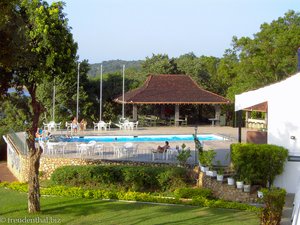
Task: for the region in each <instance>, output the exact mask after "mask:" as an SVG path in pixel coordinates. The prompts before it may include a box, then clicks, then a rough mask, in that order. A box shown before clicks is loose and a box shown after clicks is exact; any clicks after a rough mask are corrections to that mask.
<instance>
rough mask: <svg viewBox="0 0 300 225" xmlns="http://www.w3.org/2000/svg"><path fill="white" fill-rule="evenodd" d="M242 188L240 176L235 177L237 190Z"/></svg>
mask: <svg viewBox="0 0 300 225" xmlns="http://www.w3.org/2000/svg"><path fill="white" fill-rule="evenodd" d="M243 187H244V181H243V178H242V175H237V178H236V188H237V189H243Z"/></svg>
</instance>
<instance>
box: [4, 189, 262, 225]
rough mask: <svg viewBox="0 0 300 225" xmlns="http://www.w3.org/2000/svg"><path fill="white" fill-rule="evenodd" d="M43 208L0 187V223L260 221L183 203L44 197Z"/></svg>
mask: <svg viewBox="0 0 300 225" xmlns="http://www.w3.org/2000/svg"><path fill="white" fill-rule="evenodd" d="M41 207H42V212H41V213H38V214H34V215H31V214H28V213H27V194H26V193H19V192H16V191H13V190H9V189H5V188H0V224H13V223H14V224H33V223H32V222H30V221H29V220H30V219H32V220H35V221H37V220H38V221H39V223H38V224H72V225H73V224H74V225H76V224H84V225H89V224H93V225H94V224H104V225H105V224H112V225H113V224H114V225H119V224H120V225H122V224H126V225H127V224H149V225H153V224H176V225H179V224H182V225H188V224H193V225H195V224H228V225H234V224H238V225H242V224H247V225H252V224H259V219H258V217H257V215H256V214H255V213H251V212H245V211H237V210H226V209H211V208H199V207H191V206H180V205H177V206H174V205H171V206H170V205H152V204H143V203H128V202H119V201H102V200H90V199H81V198H70V197H57V196H42V197H41ZM22 219H23V220H22ZM17 220H20V221H19V222H17ZM26 220H27V222H28V223H26ZM24 222H25V223H24ZM36 224H37V223H36Z"/></svg>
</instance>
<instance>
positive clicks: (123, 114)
mask: <svg viewBox="0 0 300 225" xmlns="http://www.w3.org/2000/svg"><path fill="white" fill-rule="evenodd" d="M124 95H125V65H123V94H122V119H124V118H125V105H124Z"/></svg>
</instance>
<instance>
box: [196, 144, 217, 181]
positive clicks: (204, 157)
mask: <svg viewBox="0 0 300 225" xmlns="http://www.w3.org/2000/svg"><path fill="white" fill-rule="evenodd" d="M215 155H216V152H215V151H214V150H212V149H211V150H208V151H203V152H202V153H201V155H200V162H201V161H202V162H203V164H204V165H205V166H206V167H208V168H204V169H205V170H206V171H205V173H206V175H207V176H211V177H215V176H217V171H214V170H212V169H213V160H214V158H215ZM209 169H211V170H209Z"/></svg>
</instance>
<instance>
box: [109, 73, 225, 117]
mask: <svg viewBox="0 0 300 225" xmlns="http://www.w3.org/2000/svg"><path fill="white" fill-rule="evenodd" d="M114 101H115V102H118V103H123V101H122V96H119V97H117V98H115V99H114ZM124 103H125V104H132V105H133V118H134V119H135V118H137V115H136V111H137V110H136V109H135V108H136V105H138V104H161V105H166V104H173V105H175V120H176V119H179V105H182V104H213V105H217V106H219V105H220V104H229V103H230V101H229V100H228V99H226V98H224V97H222V96H220V95H217V94H215V93H213V92H210V91H207V90H205V89H203V88H201V87H200V86H199V85H198V84H197V83H196V82H195V81H194V80H193V79H192V78H191V77H190V76H187V75H174V74H161V75H149V76H148V78H147V80H146V81H145V83H144V85H143V86H142V87H140V88H137V89H134V90H131V91H128V92H127V93H125V95H124ZM216 113H217V112H216ZM218 113H219V112H218Z"/></svg>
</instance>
